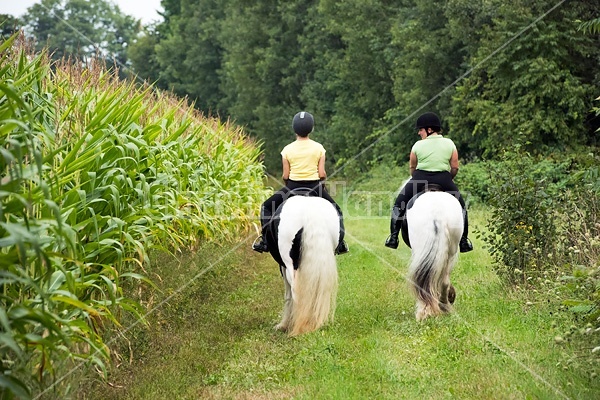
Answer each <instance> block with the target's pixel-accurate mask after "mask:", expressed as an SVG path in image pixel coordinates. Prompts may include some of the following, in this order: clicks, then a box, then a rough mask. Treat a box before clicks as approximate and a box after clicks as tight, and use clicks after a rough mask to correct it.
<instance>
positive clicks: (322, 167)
mask: <svg viewBox="0 0 600 400" xmlns="http://www.w3.org/2000/svg"><path fill="white" fill-rule="evenodd" d="M318 168H319V179H321V180H323V179H326V178H327V172H325V154H323V155H322V156H321V158H319V166H318Z"/></svg>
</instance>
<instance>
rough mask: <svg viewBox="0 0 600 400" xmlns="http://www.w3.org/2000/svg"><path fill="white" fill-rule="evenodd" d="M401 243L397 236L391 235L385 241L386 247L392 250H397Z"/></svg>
mask: <svg viewBox="0 0 600 400" xmlns="http://www.w3.org/2000/svg"><path fill="white" fill-rule="evenodd" d="M399 244H400V241H399V239H398V236H397V235H390V236H388V237H387V239H386V240H385V247H389V248H390V249H397V248H398V245H399Z"/></svg>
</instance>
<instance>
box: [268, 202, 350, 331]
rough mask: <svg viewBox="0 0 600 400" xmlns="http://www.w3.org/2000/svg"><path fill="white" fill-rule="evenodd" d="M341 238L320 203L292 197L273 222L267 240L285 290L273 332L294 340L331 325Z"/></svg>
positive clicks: (332, 212) (331, 211)
mask: <svg viewBox="0 0 600 400" xmlns="http://www.w3.org/2000/svg"><path fill="white" fill-rule="evenodd" d="M339 232H340V222H339V216H338V213H337V211H336V209H335V208H334V206H333V205H332V204H331V203H330V202H329V201H327V200H325V199H322V198H320V197H309V196H301V195H297V196H293V197H290V198H288V199H287V200H286V201H285V202H284V203H283V204H282V205H281V207H280V208H279V210H278V212H277V213H276V214H275V216H274V217H273V222H272V223H271V225H270V227H269V229H268V230H267V232H266V235H265V236H266V238H265V239H266V240H267V243H268V246H269V251H270V253H271V255H272V257H273V258H274V259H275V261H276V262H277V263H278V264H279V268H280V271H281V275H282V277H283V281H284V285H285V295H284V300H285V302H284V308H283V316H282V318H281V322H280V323H279V324H278V325H277V326H276V329H278V330H282V331H285V332H287V333H288V335H290V336H296V335H299V334H302V333H308V332H311V331H314V330H316V329H319V328H320V327H321V326H323V325H324V324H325V323H326V322H328V321H332V320H333V316H334V312H335V305H336V304H335V303H336V296H337V287H338V273H337V264H336V259H335V248H336V246H337V244H338V239H339Z"/></svg>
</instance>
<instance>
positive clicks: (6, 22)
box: [0, 14, 21, 39]
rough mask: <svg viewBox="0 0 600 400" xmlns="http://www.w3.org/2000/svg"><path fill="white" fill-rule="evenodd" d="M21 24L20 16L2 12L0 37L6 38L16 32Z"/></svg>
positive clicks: (0, 15) (0, 16)
mask: <svg viewBox="0 0 600 400" xmlns="http://www.w3.org/2000/svg"><path fill="white" fill-rule="evenodd" d="M20 26H21V22H20V21H19V19H18V18H15V17H13V16H12V15H8V14H0V39H6V38H9V37H10V36H12V35H13V34H14V33H16V32H17V31H18V30H19V29H20Z"/></svg>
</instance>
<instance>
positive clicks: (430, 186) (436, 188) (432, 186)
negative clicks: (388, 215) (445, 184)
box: [400, 183, 443, 248]
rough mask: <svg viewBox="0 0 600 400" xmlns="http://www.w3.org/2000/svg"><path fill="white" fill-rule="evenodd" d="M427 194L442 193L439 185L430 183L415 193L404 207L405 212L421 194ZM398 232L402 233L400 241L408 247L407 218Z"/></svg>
mask: <svg viewBox="0 0 600 400" xmlns="http://www.w3.org/2000/svg"><path fill="white" fill-rule="evenodd" d="M427 192H443V190H442V187H441V186H440V185H437V184H435V183H430V184H428V185H427V186H425V189H424V190H422V191H420V192H419V193H417V194H416V195H414V196H413V198H412V199H410V200H409V201H408V204H407V205H406V210H407V211H408V210H410V209H411V208H412V206H413V204H415V201H416V200H417V199H418V198H419V197H420V196H421V195H422V194H423V193H427ZM400 232H401V233H402V240H403V241H404V243H405V244H406V245H407V246H408V247H409V248H411V247H410V238H409V237H408V218H406V216H405V218H404V219H403V220H402V227H401V229H400Z"/></svg>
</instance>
